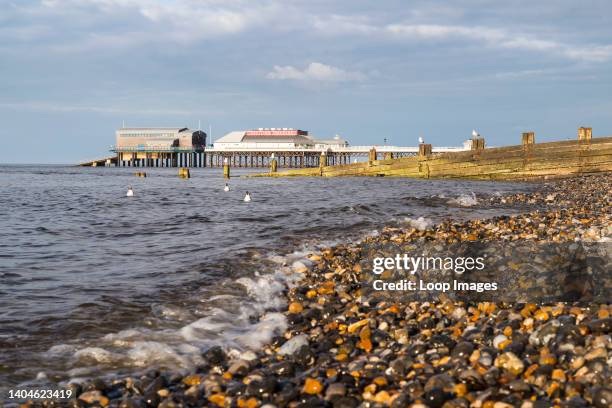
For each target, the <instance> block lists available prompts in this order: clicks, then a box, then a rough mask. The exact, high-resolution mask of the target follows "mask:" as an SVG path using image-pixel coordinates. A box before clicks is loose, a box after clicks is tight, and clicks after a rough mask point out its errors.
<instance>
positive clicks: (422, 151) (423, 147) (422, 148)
mask: <svg viewBox="0 0 612 408" xmlns="http://www.w3.org/2000/svg"><path fill="white" fill-rule="evenodd" d="M427 156H431V144H429V143H421V144H419V157H427Z"/></svg>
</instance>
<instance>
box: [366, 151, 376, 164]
mask: <svg viewBox="0 0 612 408" xmlns="http://www.w3.org/2000/svg"><path fill="white" fill-rule="evenodd" d="M376 156H377V154H376V148H375V147H373V148H371V149H370V151H369V152H368V164H369V165H370V166H371V165H372V162H374V161H376Z"/></svg>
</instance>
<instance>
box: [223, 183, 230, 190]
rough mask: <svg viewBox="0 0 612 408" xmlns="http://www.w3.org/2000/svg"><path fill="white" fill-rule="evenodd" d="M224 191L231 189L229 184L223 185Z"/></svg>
mask: <svg viewBox="0 0 612 408" xmlns="http://www.w3.org/2000/svg"><path fill="white" fill-rule="evenodd" d="M223 191H229V185H228V184H227V183H225V187H223Z"/></svg>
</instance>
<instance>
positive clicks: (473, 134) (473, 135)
mask: <svg viewBox="0 0 612 408" xmlns="http://www.w3.org/2000/svg"><path fill="white" fill-rule="evenodd" d="M472 137H473V138H477V137H480V134H479V133H478V132H477V131H476V130H475V129H472Z"/></svg>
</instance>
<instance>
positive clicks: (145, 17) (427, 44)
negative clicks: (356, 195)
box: [0, 0, 612, 163]
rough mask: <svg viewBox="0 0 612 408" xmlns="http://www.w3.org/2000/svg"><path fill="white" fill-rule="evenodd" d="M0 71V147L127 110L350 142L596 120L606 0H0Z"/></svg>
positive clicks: (605, 46)
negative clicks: (301, 131)
mask: <svg viewBox="0 0 612 408" xmlns="http://www.w3.org/2000/svg"><path fill="white" fill-rule="evenodd" d="M0 78H1V79H0V125H1V126H0V143H1V145H0V163H75V162H77V161H80V160H85V159H92V158H96V157H102V156H105V155H106V154H107V153H108V149H109V146H110V145H112V144H113V143H114V131H115V130H116V129H117V128H119V127H121V126H122V124H123V123H124V121H125V124H126V126H128V127H129V126H133V127H147V126H151V127H154V126H168V127H190V128H197V127H198V123H199V122H200V123H201V124H202V128H203V129H204V130H205V131H206V132H207V133H208V129H209V127H211V128H212V139H213V140H214V139H217V138H219V137H221V136H222V135H223V134H225V133H227V132H229V131H232V130H241V129H250V128H259V127H293V128H299V129H304V130H309V131H310V133H311V134H313V135H314V136H316V137H320V138H331V137H332V136H334V135H336V134H339V135H341V136H342V137H344V138H346V139H348V140H349V142H350V143H351V144H353V145H364V144H383V143H384V140H385V139H386V141H387V144H392V145H399V146H412V145H416V143H417V139H418V137H419V136H423V137H424V138H425V140H426V142H428V143H432V144H433V145H434V146H458V145H461V143H462V142H463V140H465V139H467V138H469V136H470V134H471V132H472V129H476V130H477V131H478V132H479V133H480V134H481V135H483V136H484V137H485V139H486V140H487V144H489V145H496V146H501V145H510V144H517V143H519V142H520V134H521V132H524V131H535V132H536V140H537V141H546V140H563V139H568V138H575V137H576V132H577V128H578V127H580V126H591V127H593V135H594V137H597V136H604V135H612V96H611V95H612V2H610V1H608V0H600V1H599V0H591V1H589V0H585V1H569V0H549V1H548V0H543V1H534V0H529V1H526V0H525V1H524V0H514V1H513V0H506V1H485V0H472V1H467V0H456V1H431V0H423V1H418V0H417V1H392V0H389V1H387V0H379V1H362V0H339V1H333V2H332V1H328V0H295V1H292V0H261V1H254V0H37V1H34V0H0ZM209 141H210V138H209Z"/></svg>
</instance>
